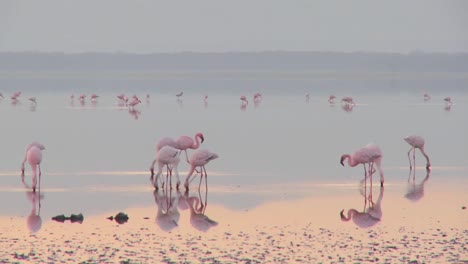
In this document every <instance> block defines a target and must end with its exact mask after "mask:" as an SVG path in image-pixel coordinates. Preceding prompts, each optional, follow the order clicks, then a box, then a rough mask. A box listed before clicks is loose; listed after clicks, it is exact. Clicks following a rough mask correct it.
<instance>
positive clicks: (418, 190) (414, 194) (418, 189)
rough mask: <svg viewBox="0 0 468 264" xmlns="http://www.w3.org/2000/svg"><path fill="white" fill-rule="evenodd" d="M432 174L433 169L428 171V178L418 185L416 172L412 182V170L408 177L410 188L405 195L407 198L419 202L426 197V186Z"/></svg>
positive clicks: (414, 171)
mask: <svg viewBox="0 0 468 264" xmlns="http://www.w3.org/2000/svg"><path fill="white" fill-rule="evenodd" d="M430 174H431V169H429V168H428V169H426V177H425V178H424V179H423V180H422V181H421V182H420V183H419V184H416V170H413V179H412V180H411V170H410V173H409V176H408V188H407V192H406V194H405V198H406V199H408V200H410V201H412V202H417V201H419V200H421V198H423V196H424V186H425V185H426V183H427V182H428V181H429V176H430Z"/></svg>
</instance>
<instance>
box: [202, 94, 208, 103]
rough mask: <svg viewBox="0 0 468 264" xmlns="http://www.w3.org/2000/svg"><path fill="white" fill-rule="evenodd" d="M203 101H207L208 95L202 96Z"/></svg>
mask: <svg viewBox="0 0 468 264" xmlns="http://www.w3.org/2000/svg"><path fill="white" fill-rule="evenodd" d="M203 101H204V102H205V103H208V95H205V96H204V97H203Z"/></svg>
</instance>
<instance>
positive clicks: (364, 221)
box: [340, 186, 384, 228]
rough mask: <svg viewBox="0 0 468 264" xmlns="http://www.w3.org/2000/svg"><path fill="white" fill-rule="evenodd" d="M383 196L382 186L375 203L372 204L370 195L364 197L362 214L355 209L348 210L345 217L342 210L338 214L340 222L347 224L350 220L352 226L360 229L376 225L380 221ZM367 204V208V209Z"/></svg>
mask: <svg viewBox="0 0 468 264" xmlns="http://www.w3.org/2000/svg"><path fill="white" fill-rule="evenodd" d="M383 195H384V187H383V186H381V187H380V194H379V198H378V199H377V203H374V202H373V200H372V195H370V196H368V197H367V196H365V195H364V210H363V211H362V212H359V211H358V210H356V209H349V210H348V212H347V215H346V216H345V214H344V209H343V210H341V212H340V218H341V221H343V222H348V221H349V220H351V219H352V220H353V222H354V224H356V225H357V226H358V227H360V228H369V227H372V226H374V225H376V224H377V223H379V222H380V221H381V219H382V199H383ZM367 202H369V207H367Z"/></svg>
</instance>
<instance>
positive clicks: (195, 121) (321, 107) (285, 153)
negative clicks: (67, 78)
mask: <svg viewBox="0 0 468 264" xmlns="http://www.w3.org/2000/svg"><path fill="white" fill-rule="evenodd" d="M253 92H254V91H253ZM253 92H252V94H253ZM118 93H119V92H113V91H112V90H105V91H103V92H101V93H99V95H100V98H99V99H98V102H97V103H96V104H91V103H90V102H89V100H88V99H87V100H86V104H85V105H81V104H80V103H79V102H78V100H76V99H75V102H74V104H71V103H70V99H69V96H70V94H71V92H70V93H65V92H61V93H50V92H39V93H33V92H31V91H28V92H24V94H23V95H22V96H21V97H20V99H21V100H20V102H19V103H17V104H16V105H14V104H12V103H11V102H10V100H9V98H5V99H3V100H1V101H0V120H1V130H0V131H1V135H2V139H3V140H2V144H1V147H0V157H1V161H0V162H1V163H0V218H2V219H3V220H2V226H3V227H4V228H7V227H8V226H9V225H14V223H17V222H20V223H26V222H27V217H28V215H31V214H35V215H38V214H39V215H40V217H41V219H42V229H47V228H53V226H54V225H60V223H56V222H54V221H51V220H50V219H51V217H52V216H55V215H59V214H66V215H69V214H71V213H83V214H84V215H85V221H84V222H83V223H82V225H81V226H85V225H86V224H87V223H94V222H96V221H101V219H102V222H101V224H103V225H105V224H107V223H108V220H105V218H104V216H110V215H114V214H116V213H117V212H120V211H125V212H127V213H129V215H130V221H129V223H128V224H127V225H130V226H131V225H146V224H147V223H150V224H149V225H150V226H154V227H155V228H157V230H162V231H170V230H173V231H176V230H178V229H181V230H184V229H191V230H195V231H196V230H201V231H207V230H208V229H211V228H213V229H220V230H223V229H225V228H227V226H230V227H233V226H234V227H235V226H238V227H239V228H242V227H244V226H252V225H256V224H264V225H275V224H286V223H290V222H292V223H294V222H295V221H299V222H313V223H315V224H317V225H334V224H336V225H338V224H339V225H343V224H348V223H343V222H341V221H340V217H339V212H340V211H341V210H342V209H345V212H346V210H348V209H350V208H356V210H358V211H363V210H364V209H365V208H366V206H368V201H366V199H365V198H364V196H363V195H362V194H360V191H361V192H362V191H363V190H362V189H361V188H360V187H359V182H360V180H361V179H362V177H363V175H362V174H363V171H362V168H361V167H356V168H348V167H342V166H341V165H340V164H339V158H340V156H341V155H342V154H344V153H350V152H353V151H354V150H356V149H358V148H360V147H362V146H364V145H366V144H368V143H371V142H373V143H376V144H377V145H379V146H380V147H381V148H382V150H383V153H384V158H383V164H382V165H383V170H384V172H385V180H386V181H385V189H380V188H379V186H378V185H377V184H376V185H375V186H374V188H373V202H374V203H378V204H379V206H382V208H381V209H382V211H383V212H384V213H383V216H382V217H381V219H382V221H380V222H379V223H378V224H381V225H391V224H392V223H393V224H396V223H400V222H402V221H407V222H408V223H414V224H415V225H417V222H418V219H420V217H423V219H426V222H425V223H427V224H431V223H433V222H434V221H442V223H443V224H455V225H459V226H463V225H465V227H466V223H467V221H468V218H467V216H466V211H463V210H462V209H461V207H462V206H466V205H468V203H467V202H468V194H467V192H466V186H467V183H468V181H467V177H466V176H467V173H468V141H467V140H466V135H467V134H468V122H466V121H467V119H466V117H467V116H468V93H463V92H461V93H457V94H451V95H450V96H452V98H453V100H454V101H455V105H453V106H452V108H451V109H445V105H444V103H443V100H442V98H443V97H445V94H443V93H442V92H441V93H439V94H433V95H432V100H431V101H429V102H424V101H423V98H422V95H421V94H416V93H396V94H387V93H375V94H352V95H353V96H354V97H355V100H356V102H357V105H356V106H355V107H354V108H353V109H352V110H351V111H345V109H343V108H342V107H341V105H340V103H339V102H338V103H336V104H335V105H334V106H330V105H329V104H328V102H327V96H324V95H314V94H313V93H311V99H310V101H309V102H308V103H307V102H306V101H305V97H304V94H303V93H302V94H299V93H291V94H286V95H275V94H272V95H270V94H268V93H264V99H263V101H262V102H260V103H259V104H257V105H255V104H254V103H253V102H251V103H250V104H249V105H248V106H247V107H246V108H245V109H243V108H242V107H241V102H240V100H239V97H238V96H237V95H231V94H225V93H219V92H218V93H216V92H210V93H206V94H208V95H209V99H208V103H207V104H206V105H205V104H204V102H203V96H204V95H205V93H189V94H188V95H184V96H183V100H182V101H180V102H178V101H176V98H175V96H174V95H172V94H166V93H164V94H162V93H161V94H159V93H157V92H153V93H151V92H150V93H149V94H150V96H151V97H150V99H149V102H147V101H146V99H145V96H146V92H138V91H137V92H136V93H137V95H138V96H139V97H140V98H141V99H142V104H141V105H139V106H138V107H137V108H136V109H137V111H136V112H133V113H130V112H129V110H128V109H127V108H125V107H119V106H118V104H117V98H116V95H117V94H118ZM175 93H176V92H174V94H175ZM130 94H133V93H130ZM252 94H246V95H247V96H248V97H250V98H251V97H252ZM336 95H337V96H338V97H339V98H340V97H343V96H347V95H349V94H348V93H347V92H345V91H343V92H342V93H340V94H338V93H337V94H336ZM29 96H35V97H36V98H37V101H38V103H37V106H35V107H32V106H31V105H30V102H29V101H28V100H27V98H28V97H29ZM75 96H76V97H77V94H75ZM197 132H202V133H203V134H204V135H205V142H204V143H203V144H202V147H203V148H208V149H210V150H212V151H214V152H216V153H218V154H219V156H220V157H219V159H217V160H214V161H212V162H211V163H210V164H208V165H207V172H208V177H209V178H208V184H209V191H208V193H205V190H204V189H202V191H201V193H200V194H198V192H197V183H198V180H195V181H193V182H192V189H191V192H190V194H189V195H188V196H184V195H183V194H181V193H179V194H178V193H177V192H176V191H175V190H173V191H172V192H170V193H162V192H160V193H156V194H155V193H153V188H152V186H151V184H150V182H149V176H150V175H149V166H150V164H151V162H152V160H153V159H154V156H155V144H156V142H157V141H158V139H160V138H162V137H164V136H172V137H177V136H179V135H192V136H193V135H195V133H197ZM410 134H418V135H421V136H423V137H424V138H425V139H426V151H427V153H428V154H429V156H430V157H431V163H432V171H431V172H430V174H429V175H428V174H427V173H426V171H425V170H424V168H423V167H424V165H425V160H424V159H423V157H422V156H421V155H419V153H417V154H418V155H417V160H416V162H417V166H418V169H417V171H416V174H415V175H414V182H415V184H414V185H412V183H411V182H410V184H408V179H412V178H413V176H412V175H410V171H409V166H408V159H407V151H408V150H409V145H407V143H406V142H404V140H403V138H404V137H405V136H407V135H410ZM34 140H36V141H39V142H41V143H43V144H44V145H45V146H46V150H44V152H43V163H42V171H43V173H42V174H43V175H42V181H41V186H42V187H41V193H40V196H41V198H39V194H36V195H34V194H31V193H30V192H29V191H28V190H26V189H25V188H24V187H23V184H22V183H21V178H20V164H21V161H22V159H23V157H24V154H25V147H26V146H27V145H28V144H29V143H30V142H31V141H34ZM179 169H180V171H181V179H182V180H184V179H185V175H186V172H187V170H188V165H187V164H186V163H184V162H181V165H180V167H179ZM30 175H31V170H30V168H29V166H26V182H27V183H30V181H31V178H30ZM376 179H378V178H376ZM376 182H377V180H375V183H376ZM192 196H193V197H196V198H192V199H189V198H190V197H192ZM206 196H207V198H206ZM197 197H198V198H197ZM39 200H40V201H41V209H40V212H39V211H38V202H39ZM170 201H172V203H173V204H176V205H177V206H174V205H172V206H171V202H170ZM199 201H204V202H206V203H208V206H206V208H205V209H206V211H205V212H204V213H206V215H207V216H208V215H209V217H210V218H211V219H212V220H214V221H216V222H217V224H215V225H213V227H206V226H205V227H200V228H198V227H197V226H196V225H193V224H192V225H191V224H189V223H190V221H188V220H187V218H188V217H189V216H188V215H189V212H190V207H191V206H194V208H195V209H196V205H195V203H196V202H199ZM378 201H380V202H378ZM168 207H169V208H168ZM171 207H172V209H174V208H175V209H177V214H180V215H181V219H180V220H179V218H177V221H176V225H175V226H171V223H173V222H166V223H164V220H160V221H159V220H158V219H159V218H158V215H160V212H159V211H158V208H162V211H164V212H166V211H167V210H169V209H170V208H171ZM35 209H36V210H35ZM192 209H193V208H192ZM433 209H437V210H440V211H439V213H438V214H437V215H438V216H436V217H439V218H436V220H434V219H433V218H432V217H434V216H433V215H432V212H433ZM179 211H180V212H179ZM132 214H133V215H132ZM177 214H176V215H177ZM403 215H404V216H403ZM11 219H13V220H11ZM87 219H88V220H87ZM93 219H94V220H93ZM144 219H149V220H146V221H149V222H145V220H144ZM184 219H185V220H184ZM408 219H410V220H408ZM93 221H94V222H93ZM132 221H133V224H132ZM171 221H172V220H171ZM155 223H156V225H155ZM348 225H349V226H351V225H352V224H350V223H349V224H348ZM26 226H27V225H26V224H24V230H25V232H28V230H27V228H26ZM75 226H76V227H75V228H76V229H79V228H82V227H78V224H77V225H75ZM194 227H195V228H194ZM37 229H41V228H40V227H39V228H36V230H34V231H38V230H37ZM42 232H45V231H43V230H42ZM108 232H112V229H110V230H109V231H108ZM44 234H45V233H44Z"/></svg>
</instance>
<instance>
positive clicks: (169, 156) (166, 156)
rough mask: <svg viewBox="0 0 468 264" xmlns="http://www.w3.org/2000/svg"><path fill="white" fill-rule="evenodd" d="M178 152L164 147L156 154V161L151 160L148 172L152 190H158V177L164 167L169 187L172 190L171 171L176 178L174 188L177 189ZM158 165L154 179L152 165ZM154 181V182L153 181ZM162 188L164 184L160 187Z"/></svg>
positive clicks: (169, 147)
mask: <svg viewBox="0 0 468 264" xmlns="http://www.w3.org/2000/svg"><path fill="white" fill-rule="evenodd" d="M179 161H180V158H179V150H178V149H176V148H173V147H171V146H164V147H162V148H161V149H160V150H159V151H158V152H157V153H156V159H154V160H153V163H151V167H150V171H151V178H150V179H151V181H152V182H153V185H154V188H155V189H156V190H158V180H159V176H160V175H161V173H162V170H163V168H164V166H166V168H167V171H168V172H169V173H167V174H166V179H167V178H168V177H169V178H170V183H169V186H170V187H171V188H172V170H174V171H175V175H176V177H177V184H176V188H177V189H179V185H180V180H179V172H178V170H177V167H178V165H179ZM156 162H157V163H158V172H157V173H156V178H154V164H155V163H156ZM153 179H154V180H153ZM162 187H163V188H164V183H163V185H162Z"/></svg>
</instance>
